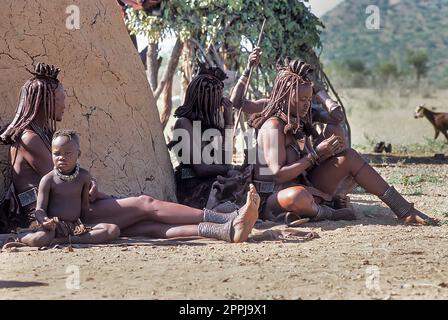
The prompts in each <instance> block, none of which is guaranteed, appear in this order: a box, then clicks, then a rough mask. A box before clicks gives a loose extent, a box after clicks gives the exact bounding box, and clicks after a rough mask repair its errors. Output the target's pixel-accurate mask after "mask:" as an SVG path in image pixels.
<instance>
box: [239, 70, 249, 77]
mask: <svg viewBox="0 0 448 320" xmlns="http://www.w3.org/2000/svg"><path fill="white" fill-rule="evenodd" d="M249 75H250V68H246V69H244V72H243V74H242V75H241V76H242V77H245V78H249Z"/></svg>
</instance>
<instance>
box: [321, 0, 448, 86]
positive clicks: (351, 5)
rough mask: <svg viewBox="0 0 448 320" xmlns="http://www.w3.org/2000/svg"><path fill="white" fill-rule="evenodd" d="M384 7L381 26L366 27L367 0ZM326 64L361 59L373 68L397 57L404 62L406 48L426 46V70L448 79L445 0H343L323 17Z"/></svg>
mask: <svg viewBox="0 0 448 320" xmlns="http://www.w3.org/2000/svg"><path fill="white" fill-rule="evenodd" d="M372 4H373V5H377V6H378V7H379V8H380V19H381V20H380V29H379V30H369V29H367V28H366V25H365V23H366V19H367V17H368V16H369V14H366V8H367V6H368V5H372ZM321 20H322V22H323V23H324V24H325V27H326V28H325V29H324V31H323V34H322V43H323V52H322V56H321V57H322V61H323V63H324V64H331V63H341V62H343V61H346V60H347V59H362V60H363V61H365V62H366V64H367V66H369V67H370V68H372V67H374V66H376V65H378V64H379V63H382V62H393V63H396V64H398V65H399V66H400V67H401V68H406V66H407V65H406V56H407V51H408V49H411V50H416V49H426V50H427V53H428V55H429V62H430V67H431V68H430V70H429V73H428V75H429V76H430V77H431V78H432V79H434V80H435V81H438V82H443V83H446V84H448V1H447V0H345V1H344V2H342V3H341V4H339V5H338V6H336V7H335V8H334V9H333V10H331V11H329V12H328V13H327V14H325V15H324V16H323V17H322V18H321Z"/></svg>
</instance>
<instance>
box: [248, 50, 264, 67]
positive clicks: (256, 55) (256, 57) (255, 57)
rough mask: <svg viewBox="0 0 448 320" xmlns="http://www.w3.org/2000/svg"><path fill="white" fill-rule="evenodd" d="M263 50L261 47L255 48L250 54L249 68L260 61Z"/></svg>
mask: <svg viewBox="0 0 448 320" xmlns="http://www.w3.org/2000/svg"><path fill="white" fill-rule="evenodd" d="M261 54H262V51H261V48H260V47H256V48H254V50H252V52H251V53H250V55H249V59H248V60H247V69H250V68H251V67H256V66H257V65H258V64H259V63H260V57H261Z"/></svg>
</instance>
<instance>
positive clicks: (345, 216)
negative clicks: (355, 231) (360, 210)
mask: <svg viewBox="0 0 448 320" xmlns="http://www.w3.org/2000/svg"><path fill="white" fill-rule="evenodd" d="M332 220H356V215H355V211H353V210H352V209H348V208H344V209H338V210H336V211H335V212H334V214H333V219H332Z"/></svg>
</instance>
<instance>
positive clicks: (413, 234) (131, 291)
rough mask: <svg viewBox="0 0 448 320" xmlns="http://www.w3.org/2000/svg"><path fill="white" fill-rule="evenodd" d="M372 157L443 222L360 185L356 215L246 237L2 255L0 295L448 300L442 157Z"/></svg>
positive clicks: (447, 208)
mask: <svg viewBox="0 0 448 320" xmlns="http://www.w3.org/2000/svg"><path fill="white" fill-rule="evenodd" d="M376 160H377V161H375V162H380V163H378V164H376V165H375V167H376V168H377V169H378V170H379V171H380V172H381V173H382V174H383V176H384V177H386V179H387V180H388V181H389V182H391V183H393V184H394V185H395V186H396V187H397V189H398V190H400V191H402V192H403V193H404V194H405V195H406V197H407V198H409V199H410V200H411V201H413V202H415V205H416V207H417V208H419V209H421V210H423V211H425V212H427V213H430V214H432V215H433V216H436V217H438V218H439V219H441V220H442V222H443V224H442V225H441V226H438V227H434V226H427V227H415V226H403V225H401V224H399V223H397V221H396V219H395V218H394V216H393V215H392V213H391V212H390V211H389V210H388V209H387V208H385V207H384V206H383V205H382V204H381V203H380V202H379V201H378V199H376V198H375V197H373V196H370V195H367V194H365V193H363V192H362V190H360V189H356V190H355V193H353V194H352V195H351V198H352V202H353V205H354V208H355V209H356V210H357V215H358V220H356V221H353V222H320V223H308V224H305V225H302V226H301V227H299V228H286V227H285V226H284V225H277V226H274V227H272V226H271V228H267V229H266V227H267V226H266V225H264V226H263V228H265V229H258V230H256V231H254V233H253V236H252V240H251V242H248V243H243V244H226V243H223V242H220V241H212V240H203V239H195V240H176V241H166V240H147V239H131V240H127V241H124V240H120V241H118V243H117V244H114V245H105V246H96V247H90V248H74V250H73V251H70V250H68V249H67V248H62V249H50V250H45V251H37V250H24V249H23V248H21V249H19V251H18V252H2V253H0V261H1V264H0V297H1V298H2V299H21V298H25V299H36V298H39V299H115V298H116V299H134V298H135V299H447V298H448V246H447V244H448V241H447V240H448V239H447V231H448V224H447V219H448V198H447V197H446V191H447V189H446V182H445V181H446V180H447V178H448V166H447V165H446V161H445V164H443V161H442V163H441V164H434V163H432V161H431V159H425V158H422V159H421V160H422V161H413V160H411V161H410V162H409V163H406V162H407V161H403V160H400V161H398V162H396V161H395V162H396V163H394V164H389V165H386V164H385V163H381V161H378V159H376ZM380 160H381V159H380ZM414 160H415V159H414ZM390 162H394V161H390ZM420 162H423V163H420ZM262 239H265V240H264V241H262ZM77 275H79V277H78V278H76V276H77ZM78 279H79V281H78ZM78 284H79V289H78V287H77V285H78Z"/></svg>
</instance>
